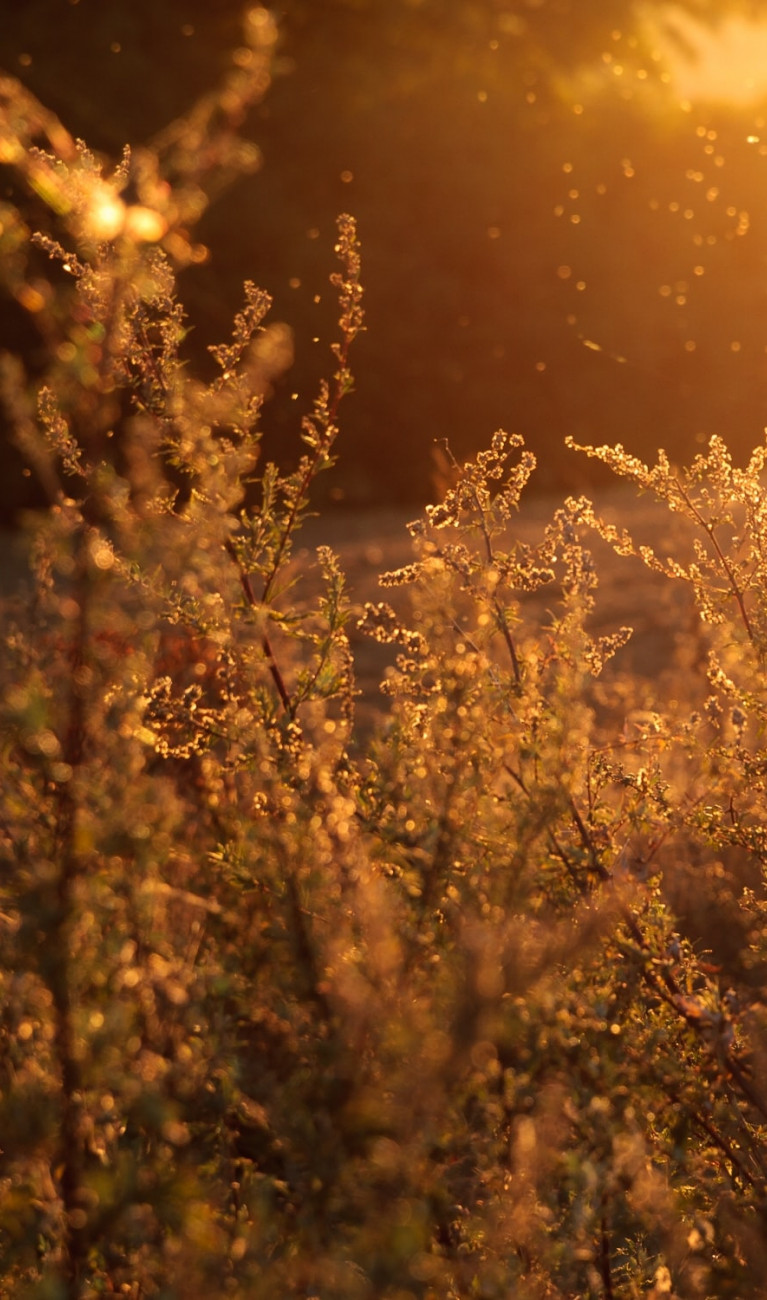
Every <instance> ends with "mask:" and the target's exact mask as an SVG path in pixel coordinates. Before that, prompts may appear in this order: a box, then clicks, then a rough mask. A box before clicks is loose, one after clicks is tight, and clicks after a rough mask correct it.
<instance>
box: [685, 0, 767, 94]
mask: <svg viewBox="0 0 767 1300" xmlns="http://www.w3.org/2000/svg"><path fill="white" fill-rule="evenodd" d="M668 18H669V26H672V27H673V28H674V29H675V30H676V31H677V32H678V34H679V37H680V38H681V43H682V45H683V46H686V47H687V48H688V49H689V53H687V52H685V50H684V49H683V48H680V44H679V43H678V42H676V41H674V40H672V39H671V38H670V37H669V36H668V35H666V36H664V37H663V38H662V40H661V43H662V45H663V46H664V54H665V56H666V59H667V64H668V67H669V71H670V72H671V76H672V84H673V87H674V89H675V91H676V92H677V93H678V94H679V95H680V96H681V97H682V98H683V99H686V100H690V101H691V102H692V103H700V102H701V101H703V100H707V101H709V102H719V103H728V104H738V105H743V106H746V105H750V104H754V103H758V102H759V101H760V100H763V99H765V98H767V24H764V23H757V22H749V21H748V20H746V19H743V18H735V17H732V18H727V19H725V20H724V22H722V23H721V24H720V25H718V26H717V27H715V28H710V27H704V26H702V25H701V24H699V23H696V22H695V21H694V20H693V19H692V18H690V17H689V15H687V14H685V13H683V12H682V11H681V10H679V9H676V8H673V9H671V10H670V11H669V14H668Z"/></svg>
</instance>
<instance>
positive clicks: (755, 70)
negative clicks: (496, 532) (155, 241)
mask: <svg viewBox="0 0 767 1300" xmlns="http://www.w3.org/2000/svg"><path fill="white" fill-rule="evenodd" d="M2 10H3V13H2V17H3V22H2V25H1V27H2V30H1V31H0V67H2V68H3V70H4V71H6V72H8V73H10V74H12V75H13V76H16V77H18V78H19V79H20V80H22V81H23V83H24V84H25V85H26V86H27V87H28V88H29V89H30V90H31V91H32V92H33V93H34V94H35V95H37V96H38V97H39V98H40V100H41V101H42V102H43V103H44V104H45V105H46V106H47V107H48V108H50V109H52V110H53V111H54V112H55V113H56V114H58V115H59V117H60V118H61V120H62V121H63V122H64V124H65V125H66V126H67V127H68V129H69V130H70V131H71V132H72V133H73V134H74V135H77V136H81V137H83V138H84V139H85V140H86V141H87V142H88V144H89V145H90V146H91V147H92V148H94V149H96V150H98V151H101V152H102V153H103V154H104V155H105V157H107V158H109V159H112V160H117V158H118V157H119V155H120V152H121V150H122V147H123V145H124V144H126V143H128V142H130V143H132V144H134V145H135V144H138V143H142V142H147V141H151V140H152V139H153V137H154V136H156V135H157V133H158V132H159V131H160V130H161V129H162V128H163V127H164V126H165V125H166V124H167V123H168V122H169V121H171V120H172V119H173V118H174V117H176V116H177V115H178V114H179V113H181V112H182V111H183V110H184V109H186V108H187V107H188V106H189V104H190V102H191V101H192V100H193V99H194V98H195V96H197V95H199V94H200V93H202V92H204V91H205V90H206V89H207V88H208V87H209V86H210V85H211V84H212V83H213V82H214V81H215V80H216V79H217V78H219V77H220V76H221V75H222V73H223V72H224V71H225V70H226V69H227V68H229V67H230V66H231V62H232V57H233V54H234V57H235V59H236V58H237V50H238V47H239V46H240V45H241V42H242V35H241V33H242V15H243V5H242V3H241V0H217V3H216V4H210V3H209V0H162V3H158V2H157V0H25V3H24V4H12V3H10V0H5V3H4V4H3V6H2ZM272 12H273V14H274V16H275V18H276V19H277V21H278V24H279V32H280V36H279V44H278V50H277V58H276V61H275V64H274V67H273V74H272V84H271V87H270V89H269V91H268V93H267V95H266V96H265V98H264V100H263V102H262V103H261V104H260V105H259V106H258V107H257V108H256V109H255V110H254V111H253V112H252V113H251V114H250V115H249V117H248V119H247V121H246V122H245V123H244V124H243V128H242V129H243V132H244V134H245V135H246V137H247V138H249V139H251V140H253V141H254V142H255V143H256V144H257V145H258V148H259V150H260V152H261V157H262V162H261V166H260V168H259V169H258V170H257V171H256V172H254V174H252V175H247V176H243V177H241V178H240V179H238V180H237V181H236V182H235V183H234V184H233V185H232V186H231V187H230V189H228V190H227V192H226V193H225V194H223V195H221V196H220V197H219V199H218V201H216V202H215V203H213V204H212V205H211V207H210V208H209V209H208V211H207V212H206V214H205V216H204V217H203V219H202V221H201V223H200V225H199V226H198V227H197V228H196V231H195V236H194V237H195V239H196V240H199V241H201V242H202V243H203V244H204V245H205V246H206V247H207V249H208V256H207V259H206V260H205V261H204V263H202V264H201V265H195V266H192V267H190V268H188V269H187V270H184V271H183V272H182V273H181V275H180V279H179V288H180V293H181V296H182V299H183V301H184V303H185V306H186V308H187V311H188V314H189V318H190V322H191V324H192V326H193V329H192V331H191V334H190V337H189V341H188V345H187V346H188V350H189V355H190V360H191V361H193V362H194V364H195V365H197V366H199V367H202V368H203V369H206V368H207V367H208V366H209V365H210V359H209V356H208V353H207V350H206V349H207V346H208V344H210V343H215V342H219V341H222V340H226V339H227V338H228V337H229V334H230V330H231V318H232V314H233V312H234V311H235V310H237V308H238V307H239V306H240V303H241V298H242V292H241V286H242V281H243V279H245V278H250V279H253V280H255V281H256V283H258V284H259V285H260V286H261V287H262V288H264V289H266V290H267V291H268V292H269V293H270V294H271V295H272V296H273V300H274V305H273V309H272V313H271V319H272V320H273V321H279V322H285V323H286V324H287V325H288V326H289V327H290V330H291V331H292V335H293V348H294V355H295V359H294V362H293V364H292V366H291V367H290V369H289V370H288V371H287V372H286V374H285V375H284V376H283V377H282V379H281V380H280V381H279V382H278V384H277V387H276V391H275V394H274V396H273V398H272V400H271V401H270V402H269V404H268V407H267V409H266V411H265V419H264V424H265V429H266V435H265V441H266V451H267V454H268V455H269V456H270V457H271V458H276V459H278V460H280V461H281V463H283V464H289V463H290V462H291V459H292V458H294V457H296V456H297V454H298V452H299V449H300V443H299V438H298V430H299V424H300V415H301V413H302V412H303V411H305V410H308V409H309V407H310V405H311V401H312V398H313V395H314V392H315V391H316V384H317V379H318V377H319V376H320V375H323V374H327V373H328V370H329V366H330V362H329V354H328V347H329V344H330V343H331V342H332V341H333V339H334V337H335V332H334V321H335V307H336V304H335V301H334V295H333V291H332V290H331V289H330V287H329V285H328V276H329V275H330V273H331V271H333V270H334V269H335V259H334V256H333V244H334V241H335V217H336V215H337V214H338V213H339V212H342V211H348V212H350V213H352V214H353V215H354V216H355V217H356V219H357V222H358V228H359V234H360V238H361V241H362V248H363V277H364V283H365V289H366V298H365V306H366V313H367V315H366V324H367V331H366V333H365V334H364V335H363V336H362V338H361V340H359V341H358V343H357V344H356V345H355V349H354V354H353V358H352V366H353V370H354V373H355V378H356V390H355V393H354V394H353V396H352V397H351V398H350V399H349V400H348V402H347V403H346V406H345V409H344V410H343V414H342V437H341V441H340V443H339V454H340V461H339V465H338V466H337V468H336V470H335V471H334V474H333V476H332V480H333V481H332V485H331V486H330V488H329V489H328V490H329V494H330V500H332V501H337V502H339V503H341V504H343V505H352V506H367V505H371V504H381V503H393V502H397V503H399V502H404V501H411V500H412V501H418V502H423V501H425V500H429V499H432V498H433V497H434V495H435V492H436V491H437V489H438V481H439V477H440V473H441V471H440V453H439V448H440V446H442V445H444V440H445V439H446V440H447V442H448V443H449V446H450V448H451V451H452V453H453V454H454V455H455V456H456V457H458V458H459V459H460V458H461V457H465V456H466V455H468V454H469V453H471V452H473V451H476V450H478V449H479V448H481V447H483V446H485V445H486V444H487V443H488V442H489V439H490V437H491V435H492V433H493V431H494V429H496V428H498V427H503V428H506V429H509V430H513V431H516V432H519V433H521V434H523V436H524V437H525V439H526V441H527V443H528V445H529V446H530V447H531V448H532V450H533V451H534V452H535V453H536V455H537V456H538V460H539V469H538V471H537V474H536V477H535V480H534V484H533V486H534V487H537V488H538V489H540V490H544V491H548V490H553V489H557V490H559V489H560V488H567V489H577V488H579V487H581V486H583V485H584V484H586V483H588V482H590V480H591V476H593V475H594V473H595V472H596V471H595V470H594V465H593V462H591V461H587V460H586V459H585V458H584V457H582V456H579V455H577V454H576V453H574V452H572V451H569V450H567V449H566V448H565V447H564V445H563V440H564V438H565V436H566V435H567V434H571V435H573V436H574V437H575V438H576V440H578V441H581V442H590V443H602V442H606V441H607V442H622V443H623V444H624V445H625V446H626V447H627V449H628V450H630V451H632V452H634V453H636V454H639V455H641V456H642V457H643V458H652V457H653V456H654V453H655V450H656V448H657V447H659V446H662V447H664V448H666V450H667V451H668V452H669V453H670V454H671V456H672V457H675V458H680V459H689V458H690V457H691V456H692V455H694V454H695V452H696V451H697V450H699V449H700V448H701V446H702V445H703V444H704V443H705V442H706V441H707V439H708V438H709V437H710V435H711V434H712V433H718V434H721V435H722V436H723V437H724V438H725V440H727V441H728V442H729V443H730V445H731V447H732V448H733V450H735V451H736V452H737V453H739V454H741V455H743V454H745V453H746V452H747V451H749V450H750V448H751V447H752V446H754V445H756V444H757V443H759V442H761V441H762V439H763V437H764V426H765V424H767V212H766V205H765V195H766V194H767V3H747V2H746V0H743V3H742V4H738V3H715V2H714V0H687V3H681V4H679V5H674V6H673V7H672V6H668V5H658V6H652V5H648V4H647V3H643V4H641V5H640V4H635V3H632V0H285V2H284V3H281V4H276V5H274V6H273V7H272ZM760 19H763V20H764V26H762V25H761V24H760ZM2 185H5V190H4V191H2V190H0V198H3V197H5V198H8V196H9V195H10V194H11V188H10V187H11V182H10V180H8V178H7V177H3V176H2V175H0V186H2ZM0 346H1V347H3V348H10V349H12V350H14V351H17V352H19V353H20V354H21V355H23V357H24V358H25V362H26V364H27V366H28V369H29V373H30V375H31V377H32V378H34V373H35V365H36V350H39V349H40V348H41V346H42V340H40V339H39V337H38V336H37V333H36V325H35V319H34V312H33V311H30V310H28V308H27V307H25V305H24V303H20V302H19V301H18V300H15V299H14V298H13V297H12V296H10V295H6V296H5V298H4V299H3V300H2V301H1V302H0ZM2 447H3V451H2V456H3V466H2V469H3V473H2V475H1V476H0V512H2V517H3V519H4V520H6V521H7V520H8V518H9V517H10V515H11V514H12V513H13V511H14V510H15V509H16V508H17V507H18V506H19V505H25V504H28V503H29V500H30V499H31V494H33V487H32V486H31V485H30V483H29V481H28V480H22V479H21V477H20V473H19V466H18V463H17V461H16V459H15V457H14V453H13V452H12V450H11V449H10V445H9V441H8V437H7V432H6V434H5V436H4V439H3V442H2Z"/></svg>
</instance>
